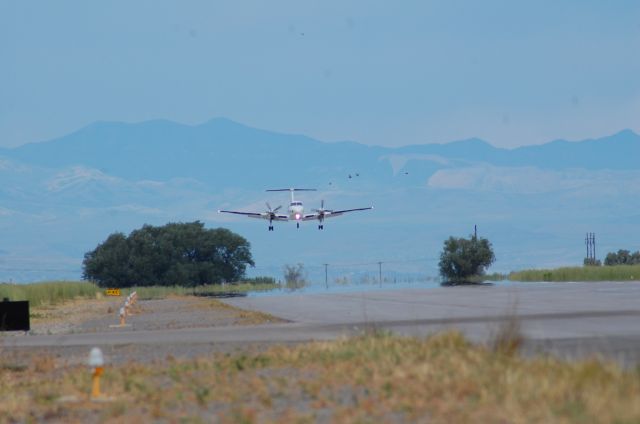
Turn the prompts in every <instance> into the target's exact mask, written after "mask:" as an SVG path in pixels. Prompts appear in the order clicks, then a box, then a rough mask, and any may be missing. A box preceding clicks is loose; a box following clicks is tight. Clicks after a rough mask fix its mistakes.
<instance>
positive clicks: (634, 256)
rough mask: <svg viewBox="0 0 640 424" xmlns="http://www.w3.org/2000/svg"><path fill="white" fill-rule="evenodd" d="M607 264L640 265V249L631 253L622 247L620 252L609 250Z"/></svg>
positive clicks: (605, 260)
mask: <svg viewBox="0 0 640 424" xmlns="http://www.w3.org/2000/svg"><path fill="white" fill-rule="evenodd" d="M604 264H605V265H640V251H636V252H633V253H631V252H630V251H628V250H624V249H620V250H618V252H617V253H616V252H609V253H607V257H606V258H605V259H604Z"/></svg>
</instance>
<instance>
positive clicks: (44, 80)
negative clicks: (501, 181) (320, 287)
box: [0, 0, 640, 147]
mask: <svg viewBox="0 0 640 424" xmlns="http://www.w3.org/2000/svg"><path fill="white" fill-rule="evenodd" d="M638 52H640V2H638V1H624V0H620V1H611V2H605V1H590V0H564V1H547V0H542V1H527V2H525V1H506V0H505V1H497V0H486V1H481V2H480V1H450V0H447V1H445V0H443V1H426V0H423V1H408V0H407V1H402V2H390V1H377V0H361V1H350V0H336V1H331V0H322V1H310V0H295V1H278V0H274V1H264V0H253V1H252V0H246V1H237V0H235V1H231V0H230V1H215V0H207V1H195V0H194V1H159V0H153V1H151V0H148V1H117V0H113V1H109V2H88V1H86V0H77V1H67V0H57V1H55V2H49V1H29V2H23V1H10V0H0V63H1V64H2V66H0V146H2V147H11V146H17V145H20V144H24V143H27V142H33V141H41V140H45V139H49V138H53V137H56V136H60V135H64V134H67V133H69V132H71V131H74V130H76V129H78V128H79V127H81V126H84V125H86V124H89V123H91V122H93V121H97V120H117V121H127V122H135V121H142V120H147V119H155V118H166V119H171V120H175V121H178V122H182V123H187V124H197V123H200V122H203V121H206V120H208V119H210V118H212V117H218V116H223V117H227V118H230V119H233V120H236V121H239V122H242V123H245V124H248V125H251V126H256V127H259V128H265V129H271V130H275V131H281V132H292V133H303V134H306V135H310V136H313V137H316V138H319V139H322V140H328V141H329V140H344V139H350V140H355V141H358V142H361V143H366V144H379V145H387V146H398V145H405V144H414V143H425V142H446V141H451V140H455V139H461V138H467V137H474V136H477V137H481V138H484V139H486V140H488V141H490V142H491V143H492V144H494V145H497V146H502V147H515V146H519V145H525V144H536V143H542V142H546V141H549V140H552V139H555V138H567V139H583V138H589V137H599V136H603V135H607V134H611V133H614V132H617V131H619V130H621V129H623V128H631V129H633V130H635V131H637V132H639V131H640V77H638V75H640V54H639V53H638Z"/></svg>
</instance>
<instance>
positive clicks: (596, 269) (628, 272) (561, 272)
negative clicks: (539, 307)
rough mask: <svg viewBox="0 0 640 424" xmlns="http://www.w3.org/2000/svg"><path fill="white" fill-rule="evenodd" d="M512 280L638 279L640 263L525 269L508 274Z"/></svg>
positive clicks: (639, 278)
mask: <svg viewBox="0 0 640 424" xmlns="http://www.w3.org/2000/svg"><path fill="white" fill-rule="evenodd" d="M509 280H512V281H640V265H614V266H583V267H564V268H556V269H527V270H524V271H516V272H512V273H510V274H509Z"/></svg>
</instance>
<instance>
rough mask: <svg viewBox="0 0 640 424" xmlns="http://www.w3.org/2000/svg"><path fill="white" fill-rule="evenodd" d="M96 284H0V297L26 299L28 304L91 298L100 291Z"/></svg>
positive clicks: (49, 303) (75, 282) (68, 282)
mask: <svg viewBox="0 0 640 424" xmlns="http://www.w3.org/2000/svg"><path fill="white" fill-rule="evenodd" d="M101 292H102V289H100V288H99V287H98V286H97V285H95V284H93V283H89V282H86V281H49V282H43V283H33V284H8V283H2V284H0V299H3V298H5V297H6V298H9V300H28V301H29V306H31V307H38V306H43V305H55V304H58V303H61V302H65V301H67V300H72V299H78V298H93V299H95V297H96V296H97V295H98V293H101Z"/></svg>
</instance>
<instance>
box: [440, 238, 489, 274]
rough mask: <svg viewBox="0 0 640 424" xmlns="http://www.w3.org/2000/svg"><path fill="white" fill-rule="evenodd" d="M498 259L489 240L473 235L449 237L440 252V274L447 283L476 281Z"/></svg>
mask: <svg viewBox="0 0 640 424" xmlns="http://www.w3.org/2000/svg"><path fill="white" fill-rule="evenodd" d="M495 260H496V258H495V255H494V254H493V249H492V247H491V243H490V242H489V240H487V239H485V238H478V237H476V236H471V237H470V238H469V239H465V238H456V237H449V239H447V240H445V242H444V247H443V249H442V253H441V254H440V262H439V263H438V266H439V267H440V275H441V276H442V277H443V278H444V279H445V282H447V283H456V284H458V283H468V282H474V281H477V280H478V279H479V277H481V276H483V275H484V271H485V268H487V267H488V266H489V265H491V264H492V263H493V262H494V261H495Z"/></svg>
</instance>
